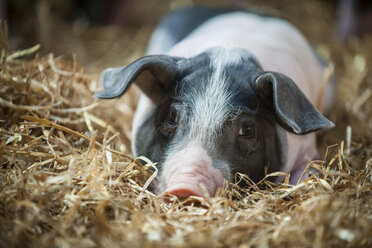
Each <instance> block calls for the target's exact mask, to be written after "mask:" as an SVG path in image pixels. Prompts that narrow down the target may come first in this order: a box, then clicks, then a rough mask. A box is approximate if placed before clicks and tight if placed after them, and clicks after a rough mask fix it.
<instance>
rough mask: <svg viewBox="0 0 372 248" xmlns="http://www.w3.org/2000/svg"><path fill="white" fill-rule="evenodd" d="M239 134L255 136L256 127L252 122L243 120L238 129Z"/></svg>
mask: <svg viewBox="0 0 372 248" xmlns="http://www.w3.org/2000/svg"><path fill="white" fill-rule="evenodd" d="M238 135H239V136H243V137H246V138H249V139H252V138H254V137H255V136H256V128H255V125H254V123H253V122H251V121H244V122H243V123H242V125H241V127H240V129H239V133H238Z"/></svg>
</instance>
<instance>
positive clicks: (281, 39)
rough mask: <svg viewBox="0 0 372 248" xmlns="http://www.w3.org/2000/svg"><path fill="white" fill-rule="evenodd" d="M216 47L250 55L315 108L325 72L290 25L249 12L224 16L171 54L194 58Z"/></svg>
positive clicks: (198, 31) (215, 18) (306, 44)
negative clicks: (290, 83)
mask: <svg viewBox="0 0 372 248" xmlns="http://www.w3.org/2000/svg"><path fill="white" fill-rule="evenodd" d="M215 46H220V47H225V48H236V47H239V48H244V49H246V50H248V51H250V52H251V53H252V54H253V55H255V56H256V57H257V58H258V60H259V62H260V64H261V66H262V68H263V70H265V71H276V72H281V73H283V74H285V75H287V76H289V77H290V78H292V79H293V81H295V82H296V84H297V85H298V86H299V88H300V89H301V90H302V91H303V92H304V94H305V95H306V96H307V97H308V98H309V99H310V101H311V102H312V103H313V104H314V105H316V102H317V100H318V99H317V97H318V95H319V90H320V88H321V82H322V77H323V69H324V68H323V66H322V65H321V64H320V63H319V60H318V59H317V58H316V56H315V53H314V51H313V49H312V47H311V46H310V45H309V43H308V42H307V41H306V39H305V38H304V37H303V35H302V34H301V33H300V32H299V31H298V30H297V29H296V28H295V27H294V26H293V25H291V24H290V23H288V22H286V21H284V20H281V19H278V18H273V17H264V16H259V15H256V14H251V13H247V12H231V13H227V14H221V15H218V16H216V17H213V18H211V19H209V20H208V21H205V22H204V23H202V24H201V25H200V26H199V27H198V28H197V29H195V30H194V31H193V32H191V33H190V34H189V35H187V36H186V37H185V39H184V40H182V41H180V42H179V43H177V44H176V45H175V46H174V47H173V48H172V49H171V50H170V51H169V52H168V54H170V55H174V56H182V57H191V56H195V55H197V54H199V53H201V52H203V51H205V50H206V49H208V48H211V47H215Z"/></svg>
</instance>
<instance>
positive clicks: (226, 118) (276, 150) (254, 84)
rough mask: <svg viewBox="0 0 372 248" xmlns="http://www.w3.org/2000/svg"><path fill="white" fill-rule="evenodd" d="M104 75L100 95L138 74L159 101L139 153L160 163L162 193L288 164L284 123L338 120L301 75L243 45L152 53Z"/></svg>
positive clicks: (321, 124) (197, 191)
mask: <svg viewBox="0 0 372 248" xmlns="http://www.w3.org/2000/svg"><path fill="white" fill-rule="evenodd" d="M131 67H132V68H131ZM103 79H104V91H102V92H99V93H98V94H97V96H98V97H100V98H113V97H117V96H120V95H121V94H123V93H124V92H125V90H126V89H127V88H128V87H129V85H130V83H131V82H133V81H135V82H136V83H137V85H138V86H139V87H140V88H141V89H142V90H143V91H144V93H145V94H146V95H147V96H148V97H149V98H150V99H152V101H153V102H154V104H155V106H156V107H155V108H154V109H153V110H152V111H148V112H147V114H146V115H145V116H143V118H142V120H141V121H140V124H139V127H138V129H137V130H138V131H137V133H136V137H135V138H136V151H137V153H138V154H137V155H145V156H148V157H149V158H150V159H152V160H153V161H154V162H157V163H158V166H159V167H160V171H161V176H160V178H159V179H158V183H157V185H156V189H157V191H158V193H162V192H166V193H172V194H176V195H178V196H188V195H203V190H202V189H201V188H200V185H201V184H202V185H204V187H205V189H206V191H207V193H209V194H210V195H214V193H215V191H216V189H217V188H218V187H221V186H222V184H223V179H224V178H225V179H227V180H232V179H233V177H234V175H235V173H236V172H240V173H244V174H247V175H248V176H249V177H250V178H251V179H252V180H254V181H257V180H259V179H260V178H262V177H263V176H264V175H265V167H267V168H268V171H269V172H270V171H276V170H279V169H281V168H282V167H283V165H284V163H285V159H286V157H285V154H286V144H285V138H284V137H285V136H284V129H286V130H288V131H290V132H294V133H298V134H303V133H307V132H310V131H314V130H317V129H320V128H327V127H330V126H332V123H331V122H329V121H328V120H327V119H326V118H324V117H323V116H322V115H321V114H320V113H319V112H318V111H317V110H316V109H315V108H314V107H313V106H312V105H311V103H310V102H309V101H308V100H307V99H306V97H305V96H304V95H303V94H302V93H301V91H300V90H299V89H298V88H297V86H296V85H295V84H294V83H293V81H291V80H290V79H289V78H288V77H286V76H284V75H282V74H279V73H273V72H264V71H262V69H261V68H260V65H259V63H258V61H257V60H256V59H255V58H254V57H253V56H252V55H251V54H250V53H249V52H247V51H246V50H243V49H232V50H225V49H222V48H214V49H210V50H208V51H206V52H205V53H203V54H200V55H198V56H196V57H193V58H189V59H185V58H175V57H170V56H164V55H161V56H149V57H145V58H142V59H140V60H137V61H136V62H134V63H132V64H131V65H129V66H127V67H124V68H119V69H109V70H107V71H106V72H105V73H104V76H103ZM283 128H284V129H283ZM201 187H202V188H203V186H201Z"/></svg>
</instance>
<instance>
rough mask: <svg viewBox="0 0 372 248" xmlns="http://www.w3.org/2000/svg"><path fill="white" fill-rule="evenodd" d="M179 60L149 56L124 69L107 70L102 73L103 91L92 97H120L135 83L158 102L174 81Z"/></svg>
mask: <svg viewBox="0 0 372 248" xmlns="http://www.w3.org/2000/svg"><path fill="white" fill-rule="evenodd" d="M180 60H182V59H181V58H177V57H172V56H168V55H150V56H145V57H143V58H140V59H138V60H136V61H134V62H133V63H131V64H129V65H127V66H124V67H118V68H108V69H106V70H104V71H103V73H102V83H103V90H102V91H100V92H97V93H95V94H94V95H95V96H96V97H98V98H105V99H111V98H116V97H120V96H121V95H123V94H124V93H125V92H126V91H127V90H128V88H129V87H130V85H131V84H132V83H134V82H135V83H136V84H137V85H138V87H139V88H141V90H142V91H143V92H144V93H145V94H146V95H147V96H149V97H150V98H151V99H152V100H153V101H159V100H160V99H162V98H163V96H164V95H165V94H166V92H167V89H168V88H169V86H170V85H171V84H172V83H173V82H174V81H175V80H176V78H177V76H178V74H179V71H180V70H179V68H178V67H179V66H178V64H179V63H178V62H179V61H180Z"/></svg>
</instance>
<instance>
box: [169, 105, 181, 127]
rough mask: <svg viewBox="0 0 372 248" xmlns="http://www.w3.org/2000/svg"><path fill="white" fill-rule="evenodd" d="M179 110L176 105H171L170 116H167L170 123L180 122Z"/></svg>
mask: <svg viewBox="0 0 372 248" xmlns="http://www.w3.org/2000/svg"><path fill="white" fill-rule="evenodd" d="M178 119H179V117H178V111H177V110H176V109H175V108H174V107H171V108H170V109H169V113H168V118H167V122H168V124H169V125H175V126H176V125H177V124H178Z"/></svg>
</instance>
